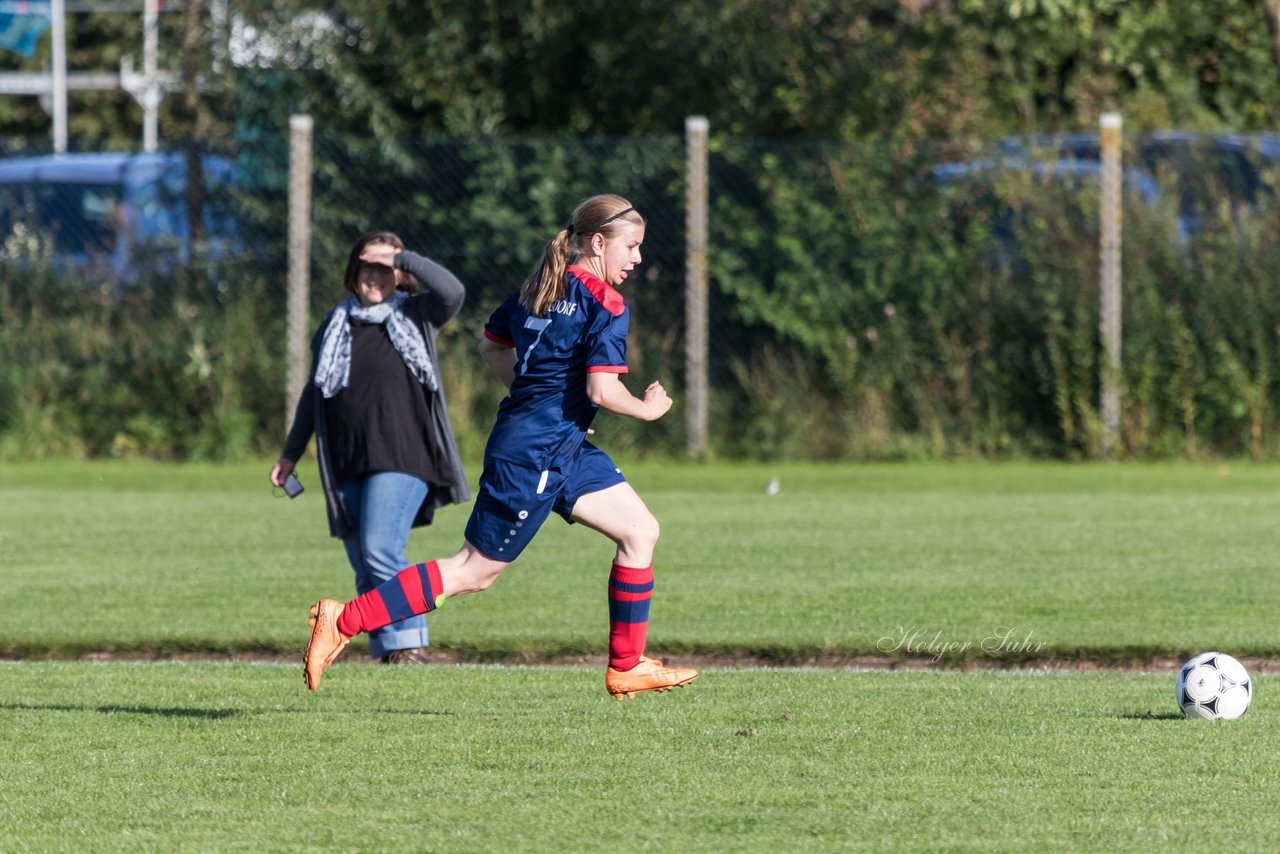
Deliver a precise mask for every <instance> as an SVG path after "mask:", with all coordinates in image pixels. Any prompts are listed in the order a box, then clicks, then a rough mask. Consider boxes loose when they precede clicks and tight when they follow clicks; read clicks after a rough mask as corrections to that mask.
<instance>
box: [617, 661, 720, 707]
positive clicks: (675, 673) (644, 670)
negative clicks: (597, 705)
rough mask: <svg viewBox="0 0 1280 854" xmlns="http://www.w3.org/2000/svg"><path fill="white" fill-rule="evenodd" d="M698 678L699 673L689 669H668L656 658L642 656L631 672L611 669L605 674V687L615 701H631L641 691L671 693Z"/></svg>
mask: <svg viewBox="0 0 1280 854" xmlns="http://www.w3.org/2000/svg"><path fill="white" fill-rule="evenodd" d="M697 678H698V671H696V670H693V669H691V668H688V667H666V666H664V665H663V663H662V662H661V661H658V660H657V659H656V658H645V657H644V656H643V655H642V656H640V662H639V663H638V664H636V666H635V667H633V668H631V669H630V670H616V669H614V668H613V667H609V668H608V669H606V670H605V672H604V687H605V688H607V689H608V690H609V693H610V694H612V695H613V697H614V699H615V700H629V699H631V698H632V697H634V696H635V695H636V694H639V693H640V692H641V691H670V690H671V689H672V688H679V687H681V686H683V685H688V684H689V683H690V682H692V681H693V680H695V679H697Z"/></svg>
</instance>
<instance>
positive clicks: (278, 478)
mask: <svg viewBox="0 0 1280 854" xmlns="http://www.w3.org/2000/svg"><path fill="white" fill-rule="evenodd" d="M292 473H293V460H286V459H285V458H284V457H281V458H280V459H278V460H276V464H275V465H273V466H272V467H271V474H270V476H269V479H270V481H271V485H272V486H284V481H285V478H287V477H288V476H289V475H290V474H292Z"/></svg>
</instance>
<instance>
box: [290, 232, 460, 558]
mask: <svg viewBox="0 0 1280 854" xmlns="http://www.w3.org/2000/svg"><path fill="white" fill-rule="evenodd" d="M395 266H396V267H397V268H398V269H401V270H405V271H407V272H409V273H412V274H413V275H414V277H415V278H416V279H417V280H418V282H419V284H420V285H421V289H420V290H419V291H418V293H416V294H414V295H412V296H410V297H409V298H408V299H406V300H405V301H404V303H403V311H404V313H405V314H406V315H408V316H409V317H410V318H412V319H413V320H416V321H417V322H418V325H419V326H420V327H421V329H422V337H423V340H425V341H426V344H427V355H428V356H430V358H431V361H432V363H433V364H434V365H435V368H436V376H437V377H441V376H443V375H442V374H441V372H440V358H439V356H438V355H437V353H436V337H437V336H438V335H439V334H440V328H441V327H442V326H444V325H445V324H446V323H448V322H449V321H450V320H451V319H453V317H454V315H456V314H457V313H458V311H459V309H461V308H462V301H463V299H464V298H465V297H466V289H465V288H464V287H463V286H462V282H460V281H458V279H457V277H456V276H454V275H453V274H452V273H450V272H449V271H448V270H446V269H445V268H444V267H441V266H440V265H439V264H437V263H436V262H434V261H432V260H430V259H429V258H424V257H422V256H421V255H417V254H415V253H413V252H408V251H401V252H398V253H396V256H395ZM332 314H333V312H329V313H328V314H326V315H325V316H324V318H323V319H322V320H321V321H320V325H319V327H317V329H316V332H315V334H314V335H313V336H312V337H311V371H310V374H309V376H308V377H307V384H306V385H305V386H304V387H303V389H302V395H301V396H300V397H299V398H298V407H297V409H296V410H295V412H294V416H293V426H292V427H291V428H289V435H288V437H287V438H286V439H285V442H284V452H283V453H282V454H281V455H280V456H281V457H283V458H284V459H287V460H292V461H293V462H294V464H295V465H296V464H297V462H298V460H299V459H301V458H302V455H303V454H304V453H306V450H307V443H308V442H309V441H311V436H312V435H313V434H314V435H315V437H316V456H317V458H318V459H317V462H318V463H319V466H320V481H321V485H322V487H323V489H324V499H325V504H326V506H327V508H328V511H329V533H330V534H332V535H333V536H335V537H339V538H341V539H346V538H347V537H349V536H351V535H352V534H354V533H355V531H356V528H357V524H356V520H354V519H352V518H351V517H350V514H349V513H348V512H347V508H346V504H345V502H344V501H343V500H342V493H341V491H339V489H338V484H337V482H336V480H335V479H334V475H333V464H332V462H331V460H330V458H329V434H328V430H327V429H326V427H325V418H324V396H323V395H321V394H317V389H316V386H315V377H316V362H317V360H318V359H319V356H320V345H321V343H322V342H323V341H324V332H325V330H326V329H327V328H328V327H329V318H330V317H331V316H332ZM422 393H423V394H424V395H426V397H427V406H428V409H429V411H430V415H431V418H432V420H433V421H434V424H435V428H436V433H437V434H438V435H439V436H440V437H441V438H442V441H443V442H444V448H442V449H441V450H442V451H443V454H442V457H443V459H444V461H445V464H444V465H443V466H442V467H441V468H442V470H441V471H439V472H437V475H436V476H437V479H438V480H439V481H440V482H439V483H432V484H429V486H430V489H429V490H428V491H427V497H426V499H425V500H424V501H423V502H422V506H421V507H419V508H418V514H417V517H416V518H415V519H414V521H413V527H415V528H417V527H420V526H422V525H430V524H431V520H432V518H433V517H434V515H435V511H436V508H437V507H441V506H443V505H446V504H460V503H462V502H464V501H467V500H468V499H470V498H471V491H470V488H469V486H468V484H467V475H466V472H464V471H463V470H462V457H461V455H460V454H459V453H458V445H457V443H456V442H455V441H454V438H453V427H452V426H451V425H450V424H449V413H448V411H447V409H446V407H445V399H444V388H443V386H441V388H440V390H439V391H438V392H435V393H432V392H431V391H430V390H428V389H427V388H426V387H425V386H423V387H422Z"/></svg>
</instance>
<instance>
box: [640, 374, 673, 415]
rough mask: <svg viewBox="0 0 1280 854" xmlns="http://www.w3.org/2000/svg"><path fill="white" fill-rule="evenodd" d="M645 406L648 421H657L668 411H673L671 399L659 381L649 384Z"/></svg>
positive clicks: (646, 390)
mask: <svg viewBox="0 0 1280 854" xmlns="http://www.w3.org/2000/svg"><path fill="white" fill-rule="evenodd" d="M644 405H645V412H646V415H645V420H646V421H657V420H658V419H659V418H661V417H662V416H664V415H666V414H667V410H669V409H671V397H670V395H668V394H667V390H666V389H665V388H663V387H662V383H660V382H658V381H657V380H654V381H653V382H651V383H649V387H648V388H646V389H645V390H644Z"/></svg>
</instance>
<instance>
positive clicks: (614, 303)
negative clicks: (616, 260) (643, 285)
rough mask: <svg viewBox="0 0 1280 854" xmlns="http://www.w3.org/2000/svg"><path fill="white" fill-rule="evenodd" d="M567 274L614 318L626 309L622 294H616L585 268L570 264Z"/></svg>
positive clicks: (603, 281)
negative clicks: (580, 283) (578, 282)
mask: <svg viewBox="0 0 1280 854" xmlns="http://www.w3.org/2000/svg"><path fill="white" fill-rule="evenodd" d="M567 272H569V273H571V274H572V275H573V276H574V278H576V279H577V280H578V281H580V282H582V285H583V287H585V288H586V289H587V290H588V291H590V292H591V295H592V296H593V297H595V298H596V301H597V302H598V303H600V304H601V305H602V306H604V307H605V310H606V311H608V312H609V313H610V314H612V315H613V316H614V317H617V316H618V315H620V314H622V312H623V311H625V310H626V308H627V303H626V300H624V299H623V298H622V294H620V293H618V292H617V291H616V290H615V289H614V288H612V287H610V286H609V283H608V282H606V281H605V280H604V279H602V278H600V277H599V276H597V275H596V274H595V273H593V272H591V271H590V270H588V269H587V268H585V267H579V266H578V265H577V264H570V265H569V268H568V270H567Z"/></svg>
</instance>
